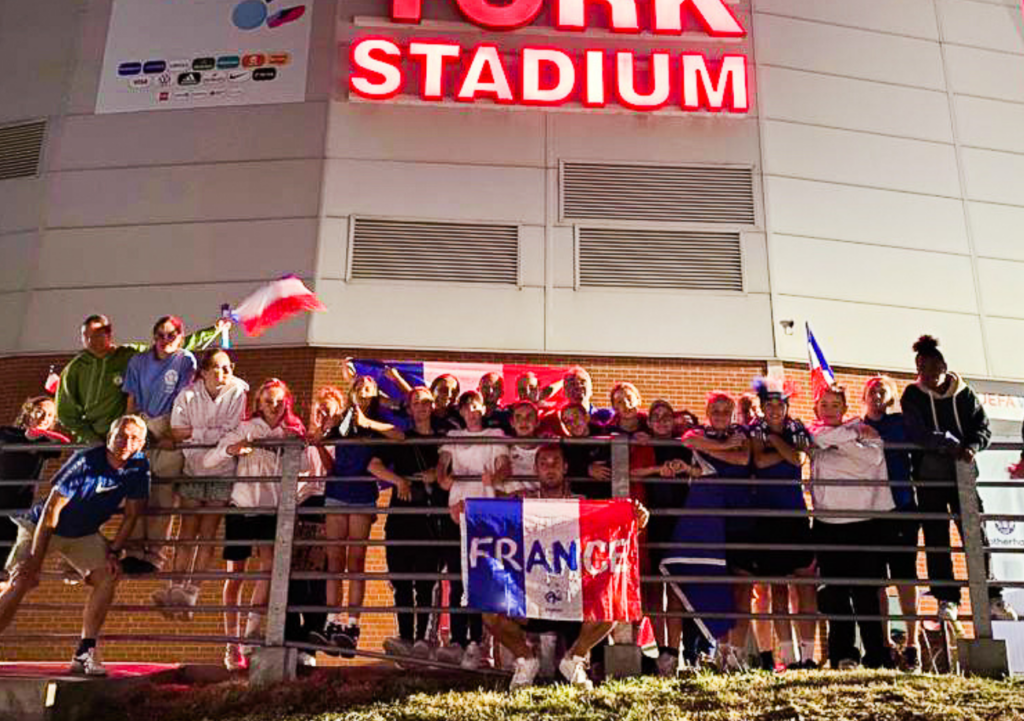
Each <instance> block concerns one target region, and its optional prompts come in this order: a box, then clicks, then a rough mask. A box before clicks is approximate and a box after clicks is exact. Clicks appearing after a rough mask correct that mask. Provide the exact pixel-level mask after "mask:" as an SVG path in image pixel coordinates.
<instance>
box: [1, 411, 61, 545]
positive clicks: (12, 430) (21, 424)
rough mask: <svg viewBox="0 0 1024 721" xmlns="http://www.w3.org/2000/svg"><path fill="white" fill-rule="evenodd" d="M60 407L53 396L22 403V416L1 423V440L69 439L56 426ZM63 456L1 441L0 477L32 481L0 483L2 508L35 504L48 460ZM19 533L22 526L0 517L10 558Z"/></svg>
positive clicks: (59, 441)
mask: <svg viewBox="0 0 1024 721" xmlns="http://www.w3.org/2000/svg"><path fill="white" fill-rule="evenodd" d="M56 420H57V409H56V406H55V405H54V403H53V399H52V398H50V396H35V397H33V398H28V399H26V400H25V402H24V403H22V404H21V409H20V410H19V411H18V417H17V418H15V419H14V423H13V424H11V425H9V426H2V427H0V444H8V443H12V444H13V443H18V444H22V443H69V442H70V440H69V439H68V437H67V436H65V435H64V434H63V433H58V432H57V431H55V430H53V427H54V425H55V424H56ZM59 456H60V451H55V450H50V451H43V450H39V451H8V450H4V449H3V445H0V481H29V482H28V483H26V484H25V485H21V486H0V508H8V509H12V510H13V509H27V508H29V507H31V506H32V500H33V499H34V498H35V491H36V487H35V485H34V484H33V483H31V481H33V480H37V479H38V478H39V476H40V474H42V472H43V466H44V465H45V464H46V462H47V461H49V460H52V459H54V458H58V457H59ZM17 537H18V527H17V526H16V525H15V524H14V523H8V522H7V520H6V519H0V554H2V557H3V558H7V552H8V551H9V550H10V548H9V547H10V546H13V545H14V541H15V540H16V539H17Z"/></svg>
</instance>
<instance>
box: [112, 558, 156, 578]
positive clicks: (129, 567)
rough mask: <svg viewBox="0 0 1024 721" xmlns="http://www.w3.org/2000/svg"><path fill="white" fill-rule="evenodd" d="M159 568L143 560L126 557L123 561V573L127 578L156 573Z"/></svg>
mask: <svg viewBox="0 0 1024 721" xmlns="http://www.w3.org/2000/svg"><path fill="white" fill-rule="evenodd" d="M157 570H159V569H157V567H156V566H154V565H153V564H152V563H150V562H149V561H147V560H145V559H143V558H136V557H135V556H126V557H125V558H122V559H121V572H122V573H124V574H125V575H126V576H142V575H145V574H147V573H156V572H157Z"/></svg>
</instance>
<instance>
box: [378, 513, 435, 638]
mask: <svg viewBox="0 0 1024 721" xmlns="http://www.w3.org/2000/svg"><path fill="white" fill-rule="evenodd" d="M392 518H394V519H396V521H397V522H394V523H392V522H391V519H392ZM399 528H401V529H402V530H399ZM385 536H386V537H387V539H388V540H389V541H393V540H403V541H418V540H432V539H431V533H430V524H429V520H428V519H427V518H426V517H422V518H417V517H416V516H389V517H388V524H387V526H386V529H385ZM440 550H442V549H440V548H438V547H437V546H387V550H386V554H385V555H386V556H387V560H388V571H390V572H391V573H420V574H425V573H437V572H438V570H439V569H440V566H441V558H440V554H439V553H438V552H439V551H440ZM436 583H437V582H436V581H434V580H419V581H399V580H394V581H391V588H392V590H393V591H394V593H395V605H396V606H405V607H416V608H429V607H430V606H431V605H432V602H433V598H434V585H435V584H436ZM395 616H396V617H397V619H398V635H399V636H400V637H401V638H402V639H403V640H405V641H422V640H424V639H425V638H426V637H427V626H428V625H429V622H430V612H429V611H417V612H416V613H411V612H408V611H398V612H396V613H395Z"/></svg>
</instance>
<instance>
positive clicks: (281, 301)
mask: <svg viewBox="0 0 1024 721" xmlns="http://www.w3.org/2000/svg"><path fill="white" fill-rule="evenodd" d="M304 310H327V308H325V307H324V304H323V303H321V302H320V299H319V298H317V297H316V295H315V294H314V293H313V291H311V290H310V289H309V288H307V287H306V286H305V285H304V284H303V282H302V281H301V280H299V279H298V278H297V277H295V276H294V275H286V276H284V277H283V278H281V279H279V280H275V281H274V282H273V283H268V284H267V285H265V286H263V287H262V288H259V289H258V290H257V291H256V292H255V293H253V294H252V295H250V296H249V297H248V298H246V299H245V300H243V301H242V302H241V303H239V304H238V305H237V306H236V307H235V309H234V310H233V311H232V312H231V315H232V318H234V320H235V321H236V322H238V323H241V324H242V328H244V329H245V334H246V335H249V336H258V335H262V334H263V332H264V331H265V330H267V328H270V327H271V326H273V325H277V324H278V323H280V322H281V321H283V320H286V319H287V318H291V317H292V316H293V315H295V314H296V313H301V312H302V311H304Z"/></svg>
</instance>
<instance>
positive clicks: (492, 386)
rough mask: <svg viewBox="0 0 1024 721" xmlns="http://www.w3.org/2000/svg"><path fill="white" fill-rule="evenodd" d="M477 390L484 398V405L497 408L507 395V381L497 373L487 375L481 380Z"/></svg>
mask: <svg viewBox="0 0 1024 721" xmlns="http://www.w3.org/2000/svg"><path fill="white" fill-rule="evenodd" d="M477 390H479V391H480V395H482V396H483V397H484V405H486V406H496V405H498V403H500V402H501V397H502V396H503V395H505V381H504V380H502V378H501V376H500V375H498V374H497V373H487V374H486V375H484V376H483V377H482V378H481V379H480V386H479V388H477Z"/></svg>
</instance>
